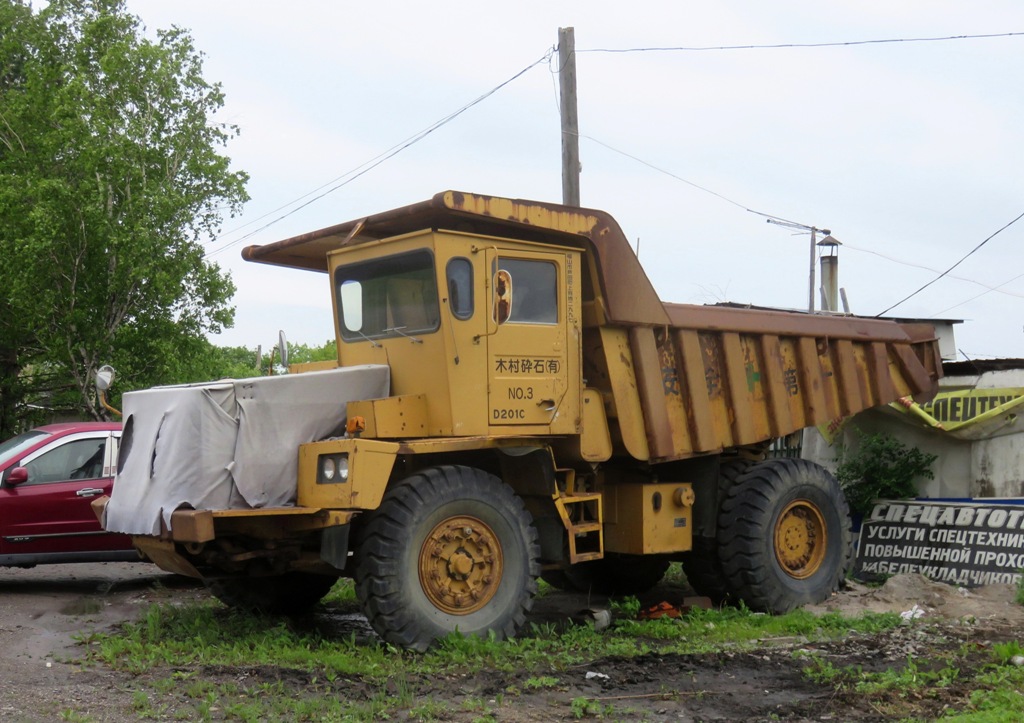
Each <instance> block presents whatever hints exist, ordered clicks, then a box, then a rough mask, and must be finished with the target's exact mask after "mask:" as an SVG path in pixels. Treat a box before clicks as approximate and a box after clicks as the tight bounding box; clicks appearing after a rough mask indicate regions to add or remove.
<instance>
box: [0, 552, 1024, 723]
mask: <svg viewBox="0 0 1024 723" xmlns="http://www.w3.org/2000/svg"><path fill="white" fill-rule="evenodd" d="M685 594H687V591H685V590H681V589H679V588H672V587H663V588H658V589H656V590H655V591H653V593H652V594H651V595H648V596H647V597H646V598H645V600H643V602H644V603H651V602H661V601H662V600H664V601H667V602H670V603H673V604H678V603H679V602H681V600H682V597H683V596H684V595H685ZM206 595H207V593H206V592H205V590H203V589H202V588H201V587H198V586H197V585H196V584H194V583H193V582H192V581H189V580H186V579H184V578H180V577H176V576H173V575H168V574H166V573H163V572H161V571H159V570H157V569H156V568H155V567H152V566H150V565H146V564H120V563H104V564H94V565H54V566H43V567H38V568H34V569H31V570H18V569H6V568H3V569H0V611H2V613H0V615H2V616H0V651H2V655H0V720H4V721H7V720H11V721H52V720H62V719H64V720H79V721H85V720H88V721H112V722H121V721H134V720H136V719H137V717H136V715H135V714H134V713H133V712H132V711H133V707H132V703H133V695H134V694H136V693H144V692H146V691H147V690H148V680H147V678H148V676H147V675H146V674H144V675H141V676H132V675H130V674H128V673H123V672H115V671H111V670H109V669H107V668H104V667H100V666H94V665H93V666H82V665H80V664H79V663H78V662H76V660H77V659H78V658H80V657H81V647H80V646H79V645H77V644H76V637H80V636H83V635H88V634H89V633H90V632H91V631H99V630H107V629H109V628H110V627H111V626H113V625H116V624H117V623H119V622H122V621H125V620H129V619H134V618H136V617H138V616H139V615H140V614H141V613H142V612H143V611H144V610H145V609H146V607H147V606H148V605H149V604H150V603H154V602H168V601H189V600H195V599H205V598H206ZM1013 595H1014V590H1013V589H1012V588H1010V587H1009V586H992V587H989V588H983V589H980V590H975V591H971V592H966V591H962V590H957V589H956V588H952V587H949V586H947V585H942V584H939V583H932V582H929V581H927V580H925V579H924V578H921V577H919V576H910V575H901V576H896V577H894V578H892V579H890V580H889V581H888V582H887V583H886V584H885V585H884V586H882V587H881V588H874V589H868V588H866V587H861V586H858V585H856V584H854V585H853V586H852V587H851V589H849V590H846V591H844V592H842V593H840V594H838V595H835V596H834V597H833V598H832V599H830V600H829V601H827V602H826V603H824V604H823V605H820V606H816V607H815V608H814V611H815V612H819V613H823V612H827V611H838V612H842V613H846V614H851V615H853V614H857V613H859V612H863V611H874V612H883V611H892V612H906V611H910V610H912V609H914V606H915V605H916V606H917V610H919V611H920V612H921V613H922V617H920V618H919V620H918V624H916V625H913V626H909V625H908V626H902V627H900V628H897V629H895V630H892V631H888V632H885V633H882V634H878V635H858V636H852V635H851V636H847V637H846V638H843V639H842V640H838V641H835V642H829V643H826V644H811V643H808V642H807V641H806V640H801V639H792V640H782V641H779V640H775V641H772V642H771V643H770V644H769V643H766V644H765V645H763V646H761V647H760V648H759V649H758V650H756V651H754V652H726V653H715V654H706V655H685V656H679V655H669V656H659V655H648V656H645V657H640V658H630V659H620V658H606V659H602V660H595V661H591V662H590V663H588V664H587V665H585V666H581V667H579V668H578V669H571V670H569V671H567V672H565V673H562V674H560V675H559V683H558V685H557V686H554V687H551V688H548V689H545V690H542V691H530V690H529V686H526V685H525V683H526V681H527V680H528V679H529V678H530V677H531V676H530V674H526V673H521V674H515V673H513V674H507V673H501V674H498V673H495V672H493V671H483V672H480V673H478V674H472V675H469V674H467V675H461V676H458V677H456V678H452V679H446V678H438V677H436V676H435V677H431V678H423V679H417V680H408V681H403V682H402V685H403V687H404V688H405V689H406V690H411V691H412V692H413V694H414V696H415V699H416V702H417V704H419V703H422V702H425V701H443V702H445V704H446V705H445V709H444V715H445V716H446V719H448V720H467V721H468V720H473V719H474V718H475V717H476V716H478V715H479V713H473V712H469V711H465V712H464V711H463V707H462V706H461V704H462V703H464V702H466V701H468V700H470V699H474V700H479V699H483V700H486V701H487V702H488V704H489V706H488V707H489V709H490V710H491V711H492V713H493V714H494V715H495V717H496V718H497V719H498V720H511V721H548V720H559V719H565V720H570V719H573V718H574V715H573V710H572V706H571V704H572V701H574V700H578V699H581V698H586V699H588V700H589V701H592V702H593V704H594V706H595V707H594V708H592V709H591V710H590V712H591V713H592V714H595V715H596V714H597V713H598V712H601V714H602V715H604V716H606V717H607V718H611V719H615V720H633V719H638V720H682V721H694V720H737V721H738V720H743V721H758V720H765V721H766V720H792V721H811V720H814V721H817V720H833V721H846V720H882V719H885V716H884V715H882V714H881V712H880V711H879V710H877V709H875V708H873V707H871V705H870V704H869V703H867V702H866V701H865V700H864V699H863V698H861V697H857V696H852V695H849V696H848V695H836V694H835V693H834V692H833V690H832V689H831V687H829V686H824V685H817V684H815V683H813V682H811V681H810V680H808V679H807V678H806V677H805V676H804V675H803V674H802V673H801V668H802V664H801V662H800V659H799V658H797V657H795V656H794V655H793V653H794V651H797V650H807V651H812V652H816V653H817V654H819V655H820V656H823V657H824V658H825V659H827V660H828V661H829V662H831V663H832V664H833V665H834V666H836V667H844V666H847V665H861V666H862V667H863V669H864V670H865V671H876V670H882V669H885V668H887V667H890V666H899V665H903V664H904V663H905V662H906V660H907V656H908V655H914V656H915V658H919V659H924V660H926V659H927V658H928V656H929V653H930V652H937V651H944V650H963V649H964V647H963V643H965V642H967V643H971V644H973V645H974V648H973V649H976V650H977V655H976V656H974V655H973V654H972V655H971V656H968V657H976V658H977V660H971V659H964V660H962V661H959V662H960V664H961V668H964V669H969V668H970V667H971V666H972V665H973V666H980V665H982V664H983V663H984V662H985V661H987V660H988V658H987V650H988V646H989V645H990V644H991V643H994V642H1002V641H1008V640H1016V641H1020V642H1024V608H1022V607H1021V606H1019V605H1015V604H1014V603H1013ZM600 602H601V601H596V600H589V601H588V600H585V599H582V598H579V597H576V596H572V595H566V594H561V593H559V594H552V595H548V596H546V597H544V598H543V599H541V600H539V601H538V604H537V607H536V610H535V613H534V620H535V621H538V622H540V621H548V620H558V619H564V618H565V617H566V615H568V614H571V613H572V612H575V611H579V610H580V609H582V608H584V607H588V606H589V607H595V606H596V605H597V604H599V603H600ZM334 617H335V618H340V617H341V616H334ZM344 617H345V618H346V619H345V620H341V619H332V616H331V614H330V612H329V611H328V612H325V613H321V614H320V616H319V622H318V623H317V624H318V625H320V626H321V627H322V629H323V630H324V631H325V632H326V633H327V634H330V633H331V632H332V631H334V632H337V633H340V634H344V635H348V634H350V633H351V632H353V630H355V631H356V632H357V634H359V635H364V634H365V635H366V636H368V637H369V636H372V632H370V631H369V629H368V627H366V626H365V621H358V620H356V621H353V620H351V619H350V618H351V617H352V616H344ZM967 649H972V648H971V646H968V648H967ZM153 675H159V676H162V677H164V678H166V677H167V675H168V671H157V672H155V673H153ZM201 675H202V676H203V677H204V678H206V679H209V680H211V681H220V682H225V681H235V682H243V683H244V682H248V683H256V682H260V681H268V680H269V681H281V682H283V683H284V684H285V685H286V687H287V688H289V689H291V688H294V689H295V690H296V692H300V691H301V689H302V687H303V686H304V685H307V684H308V683H309V681H308V680H307V674H306V673H303V672H301V671H295V670H288V669H281V668H267V667H250V668H231V669H225V668H222V667H217V668H214V667H208V668H204V669H203V670H202V671H201ZM334 685H335V686H336V687H337V691H338V694H339V695H343V696H347V697H349V698H353V699H356V700H359V699H363V700H369V699H370V698H372V697H374V696H377V695H379V693H380V691H379V690H378V689H377V688H376V687H375V686H370V685H369V684H367V683H365V682H362V681H359V680H353V679H339V680H337V681H336V682H335V683H334ZM390 685H393V683H389V686H390ZM513 687H514V688H515V689H517V691H518V693H517V694H516V695H514V696H512V695H509V694H508V692H507V691H509V689H510V688H513ZM967 693H969V691H967V690H961V689H958V688H957V687H956V686H955V685H954V686H951V687H950V688H949V689H947V691H946V693H945V694H944V696H943V697H942V698H941V699H926V700H920V701H917V702H916V708H915V712H914V715H917V716H919V717H921V718H925V719H929V718H933V717H935V716H937V715H939V714H940V713H941V711H942V709H943V706H944V705H947V704H953V705H957V704H958V703H960V702H961V701H962V699H963V697H964V696H966V695H967ZM173 717H174V710H173V708H172V709H169V710H168V711H167V718H168V719H173Z"/></svg>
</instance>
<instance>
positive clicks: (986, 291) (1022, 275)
mask: <svg viewBox="0 0 1024 723" xmlns="http://www.w3.org/2000/svg"><path fill="white" fill-rule="evenodd" d="M1021 277H1024V274H1017V275H1016V276H1014V277H1013V278H1012V279H1010V280H1008V281H1004V282H1003V283H1001V284H999V286H993V287H990V288H989V289H986V290H985V291H982V292H981V293H980V294H976V295H974V296H972V297H971V298H969V299H966V300H965V301H961V302H960V303H959V304H953V305H952V306H949V307H946V308H945V309H943V310H942V311H937V312H935V313H934V314H932V316H933V317H937V316H939V315H941V314H945V313H946V312H947V311H952V310H953V309H955V308H957V307H958V306H963V305H964V304H969V303H971V302H972V301H974V300H975V299H980V298H981V297H982V296H984V295H985V294H988V293H991V292H993V291H998V292H999V293H1000V294H1010V296H1020V294H1014V293H1013V292H1010V291H1002V290H1001V287H1003V286H1006V285H1007V284H1012V283H1013V282H1014V281H1016V280H1017V279H1019V278H1021Z"/></svg>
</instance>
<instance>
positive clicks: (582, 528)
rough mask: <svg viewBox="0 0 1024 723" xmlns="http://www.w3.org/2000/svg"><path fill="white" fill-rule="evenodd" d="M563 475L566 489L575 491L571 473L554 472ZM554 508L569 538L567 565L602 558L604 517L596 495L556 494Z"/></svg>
mask: <svg viewBox="0 0 1024 723" xmlns="http://www.w3.org/2000/svg"><path fill="white" fill-rule="evenodd" d="M558 472H559V473H562V474H565V475H566V489H567V490H573V489H574V488H575V481H576V472H575V470H571V469H567V470H558ZM554 501H555V508H556V509H557V510H558V515H559V517H561V518H562V524H563V525H565V529H566V532H567V533H568V534H569V563H570V564H572V565H575V564H576V563H577V562H586V561H588V560H600V559H601V558H602V557H604V516H603V510H602V509H601V495H599V494H573V493H572V492H569V493H568V494H564V495H563V494H556V495H555V497H554Z"/></svg>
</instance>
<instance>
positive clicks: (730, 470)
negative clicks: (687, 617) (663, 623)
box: [683, 459, 756, 605]
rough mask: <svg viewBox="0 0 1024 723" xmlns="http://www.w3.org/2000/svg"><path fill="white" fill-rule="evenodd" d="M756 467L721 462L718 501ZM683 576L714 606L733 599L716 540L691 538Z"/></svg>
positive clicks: (743, 461)
mask: <svg viewBox="0 0 1024 723" xmlns="http://www.w3.org/2000/svg"><path fill="white" fill-rule="evenodd" d="M755 464H756V461H755V460H750V459H729V460H726V461H724V462H722V464H721V466H720V467H719V470H718V490H717V493H718V500H719V502H721V501H722V500H724V499H725V498H726V496H727V495H728V494H729V490H730V489H732V488H733V487H734V486H735V485H736V482H737V480H739V478H740V477H742V476H743V475H744V474H745V473H746V472H747V471H748V470H749V469H750V468H751V467H752V466H753V465H755ZM716 531H717V521H716ZM683 574H685V575H686V581H687V582H688V583H690V587H692V588H693V589H694V591H695V592H696V593H697V594H698V595H703V596H705V597H707V598H710V599H711V601H712V602H713V603H714V604H715V605H721V604H723V603H726V602H729V601H730V600H731V599H732V588H731V586H730V585H729V582H728V580H727V579H726V577H725V571H724V570H723V569H722V561H721V558H720V557H719V551H718V538H717V537H698V536H696V535H695V536H694V538H693V549H692V550H690V552H687V553H685V554H684V555H683Z"/></svg>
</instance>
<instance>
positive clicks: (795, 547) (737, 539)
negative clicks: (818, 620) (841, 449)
mask: <svg viewBox="0 0 1024 723" xmlns="http://www.w3.org/2000/svg"><path fill="white" fill-rule="evenodd" d="M851 539H852V536H851V532H850V513H849V507H848V505H847V503H846V498H845V496H844V495H843V491H842V489H841V488H840V486H839V483H838V482H837V481H836V478H835V477H833V476H832V475H831V474H829V472H828V471H827V470H825V469H824V468H822V467H820V466H818V465H816V464H814V463H812V462H808V461H806V460H801V459H775V460H769V461H766V462H761V463H760V464H757V465H755V466H754V467H752V468H751V469H750V470H749V471H748V472H747V473H746V474H744V475H743V476H742V477H741V478H740V479H739V481H738V482H737V484H736V485H735V486H734V487H732V488H731V489H730V490H729V494H728V495H727V496H726V498H725V500H724V501H723V503H722V510H721V513H720V515H719V522H718V545H719V557H720V559H721V562H722V570H723V572H724V574H725V577H726V579H727V581H728V584H729V585H730V587H731V589H732V592H733V593H734V594H735V595H736V596H737V597H738V598H739V599H740V600H742V601H743V602H744V603H745V604H746V605H747V607H749V608H751V609H752V610H758V611H763V612H769V613H785V612H789V611H790V610H793V609H794V608H797V607H799V606H801V605H806V604H814V603H819V602H822V601H823V600H825V599H826V598H828V596H829V595H831V594H832V593H833V592H835V591H836V590H837V589H838V588H839V585H840V584H841V582H842V580H843V578H844V576H845V575H846V571H847V569H848V567H849V564H850V555H851V551H852V549H853V548H852V543H851Z"/></svg>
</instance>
